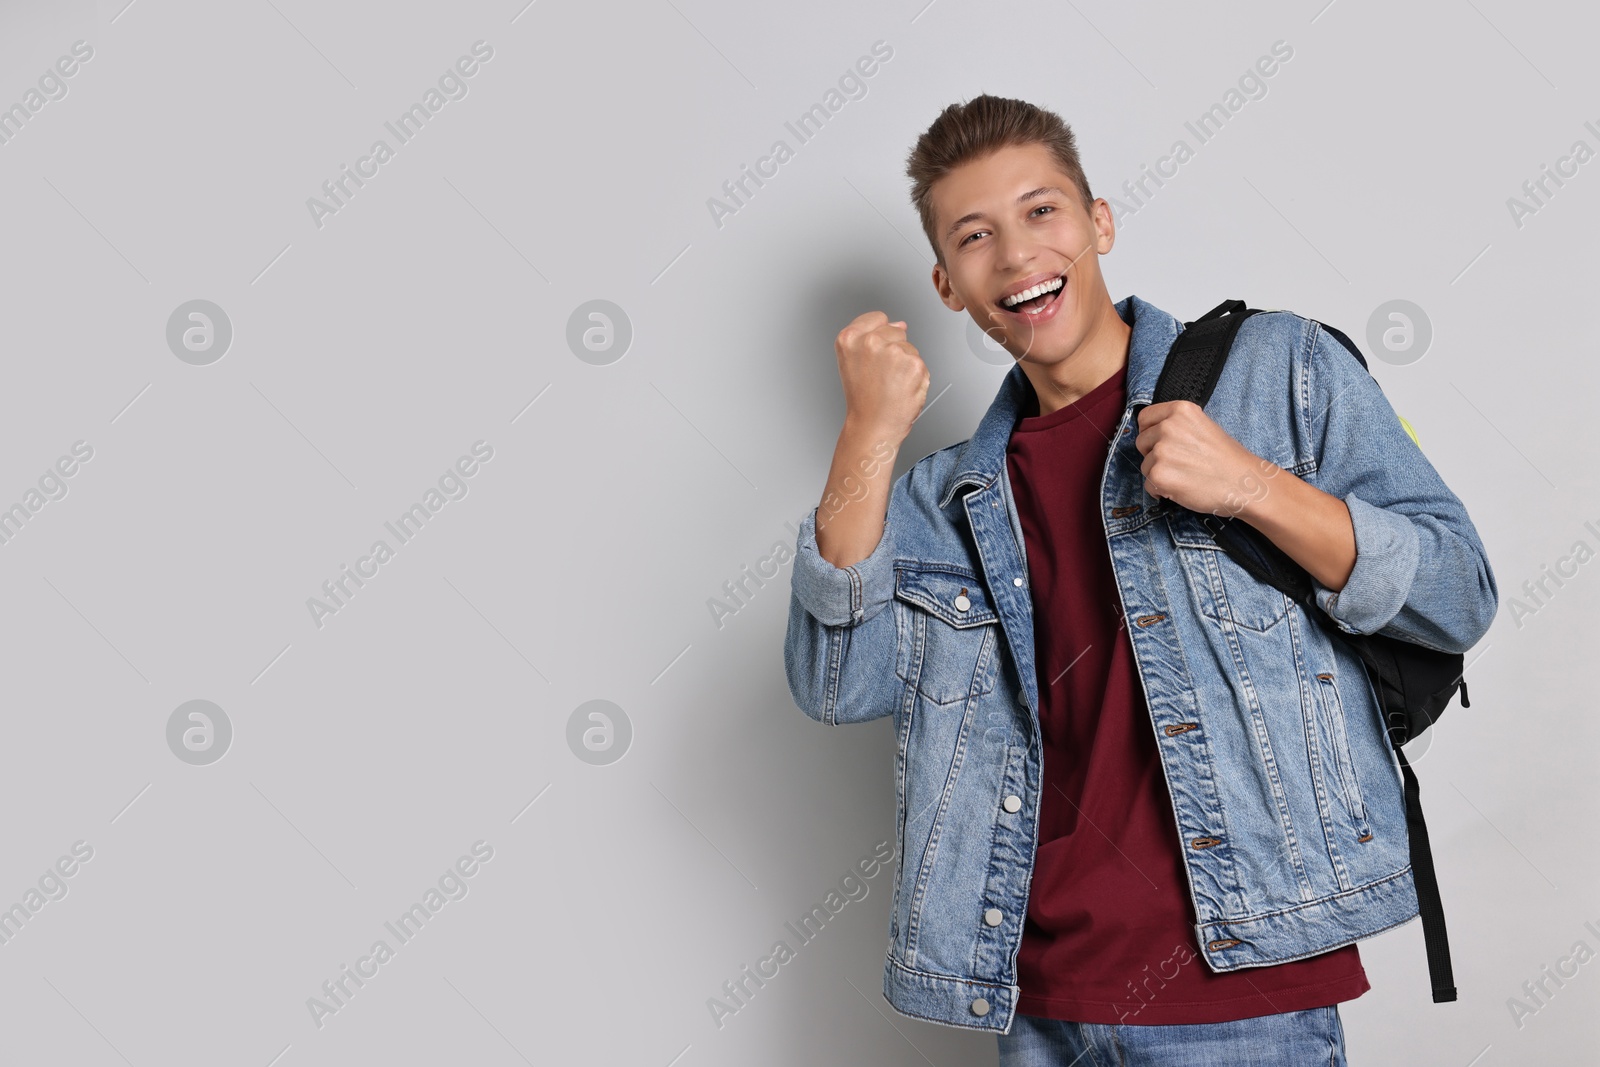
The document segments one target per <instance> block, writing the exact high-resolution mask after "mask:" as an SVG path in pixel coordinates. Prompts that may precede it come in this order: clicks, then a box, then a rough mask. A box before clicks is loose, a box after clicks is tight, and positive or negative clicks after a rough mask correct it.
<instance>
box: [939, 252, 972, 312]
mask: <svg viewBox="0 0 1600 1067" xmlns="http://www.w3.org/2000/svg"><path fill="white" fill-rule="evenodd" d="M933 288H934V291H935V292H937V293H938V294H939V299H940V300H942V301H943V302H944V306H945V307H947V308H949V309H950V310H951V311H965V310H966V307H967V305H966V304H964V303H963V302H962V300H961V298H960V297H959V296H957V295H956V291H955V290H954V289H952V288H950V272H949V271H947V270H945V269H944V266H943V265H942V264H939V263H935V264H934V266H933Z"/></svg>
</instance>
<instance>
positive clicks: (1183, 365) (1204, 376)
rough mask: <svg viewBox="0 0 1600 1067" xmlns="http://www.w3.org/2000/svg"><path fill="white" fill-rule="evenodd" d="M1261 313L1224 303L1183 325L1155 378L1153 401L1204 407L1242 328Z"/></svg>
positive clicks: (1239, 303)
mask: <svg viewBox="0 0 1600 1067" xmlns="http://www.w3.org/2000/svg"><path fill="white" fill-rule="evenodd" d="M1259 311H1260V309H1259V308H1247V307H1245V306H1244V301H1243V300H1224V301H1223V302H1222V303H1220V304H1218V305H1217V306H1216V307H1214V308H1212V309H1211V310H1210V311H1208V312H1206V313H1205V314H1204V315H1201V316H1200V317H1199V318H1198V319H1195V320H1194V321H1193V322H1186V323H1184V324H1183V329H1182V330H1181V331H1180V332H1179V333H1178V337H1177V339H1176V340H1174V341H1173V342H1172V347H1171V348H1170V349H1168V350H1167V361H1166V363H1164V364H1163V365H1162V367H1161V375H1160V377H1158V378H1157V379H1156V389H1155V394H1154V396H1152V398H1151V400H1150V402H1151V403H1152V404H1161V403H1165V402H1166V401H1169V400H1189V401H1192V402H1194V403H1196V404H1199V405H1200V406H1201V407H1205V406H1206V401H1208V400H1210V399H1211V391H1212V390H1213V389H1215V388H1216V386H1217V379H1218V378H1220V377H1222V367H1223V364H1225V363H1227V361H1228V350H1229V349H1230V348H1232V347H1233V339H1234V336H1235V335H1236V334H1238V332H1239V327H1240V326H1241V325H1242V324H1243V323H1244V320H1245V319H1247V318H1249V317H1250V316H1251V315H1255V314H1257V313H1259Z"/></svg>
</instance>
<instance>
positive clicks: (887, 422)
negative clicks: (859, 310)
mask: <svg viewBox="0 0 1600 1067" xmlns="http://www.w3.org/2000/svg"><path fill="white" fill-rule="evenodd" d="M833 350H834V352H835V354H837V355H838V357H839V381H840V382H841V383H842V384H843V386H844V404H845V421H846V422H847V423H855V424H856V425H858V426H861V427H864V428H868V429H871V430H873V431H875V432H876V433H878V434H881V435H882V436H884V437H887V438H889V439H891V440H892V441H893V442H894V443H895V445H897V446H898V445H899V443H900V442H901V441H904V440H905V439H906V435H907V434H909V433H910V432H911V423H912V422H913V421H914V420H915V419H916V417H917V415H918V414H919V413H920V412H921V411H922V404H923V402H924V401H925V400H926V399H927V396H928V382H929V381H930V376H929V374H928V367H927V364H925V363H923V362H922V357H921V356H920V355H919V354H918V353H917V349H916V346H914V345H913V344H912V343H911V342H910V341H908V340H906V324H905V323H904V322H903V321H902V322H890V321H889V316H888V315H885V314H884V313H883V312H881V311H868V312H866V313H864V314H861V315H858V316H856V318H855V319H854V320H853V321H852V322H851V323H850V325H848V326H846V327H845V328H844V329H842V330H840V331H839V336H838V337H837V338H835V340H834V342H833Z"/></svg>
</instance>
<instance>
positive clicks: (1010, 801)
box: [1004, 796, 1022, 813]
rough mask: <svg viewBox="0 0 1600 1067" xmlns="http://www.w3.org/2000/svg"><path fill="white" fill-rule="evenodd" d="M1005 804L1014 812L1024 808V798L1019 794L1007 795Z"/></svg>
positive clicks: (1007, 808) (1008, 809)
mask: <svg viewBox="0 0 1600 1067" xmlns="http://www.w3.org/2000/svg"><path fill="white" fill-rule="evenodd" d="M1004 804H1005V809H1006V810H1007V811H1009V812H1013V813H1014V812H1018V811H1021V810H1022V798H1021V797H1019V796H1009V797H1006V799H1005V801H1004Z"/></svg>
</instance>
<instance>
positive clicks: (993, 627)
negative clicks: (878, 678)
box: [894, 564, 1000, 704]
mask: <svg viewBox="0 0 1600 1067" xmlns="http://www.w3.org/2000/svg"><path fill="white" fill-rule="evenodd" d="M894 595H895V623H896V635H897V637H896V652H895V673H896V674H898V675H899V676H900V679H901V680H902V681H904V682H906V683H907V684H910V685H913V686H915V687H916V689H917V692H918V693H920V694H921V695H922V696H923V697H925V698H926V699H928V700H931V701H933V702H934V703H936V704H951V703H954V702H956V701H959V700H965V699H966V698H967V697H969V696H978V695H981V694H984V693H987V692H989V691H990V690H992V689H993V688H994V683H995V675H996V674H997V655H996V647H997V645H998V642H999V635H998V632H997V631H998V630H999V621H1000V620H999V615H998V614H996V612H995V608H994V603H993V601H992V600H991V599H990V597H989V591H988V590H987V589H985V588H984V586H983V583H982V581H980V580H979V578H978V577H977V575H975V574H973V573H972V572H970V571H968V570H966V569H965V568H963V567H959V566H956V565H954V564H945V565H939V564H933V565H920V564H902V565H899V566H897V567H896V569H895V589H894Z"/></svg>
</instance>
